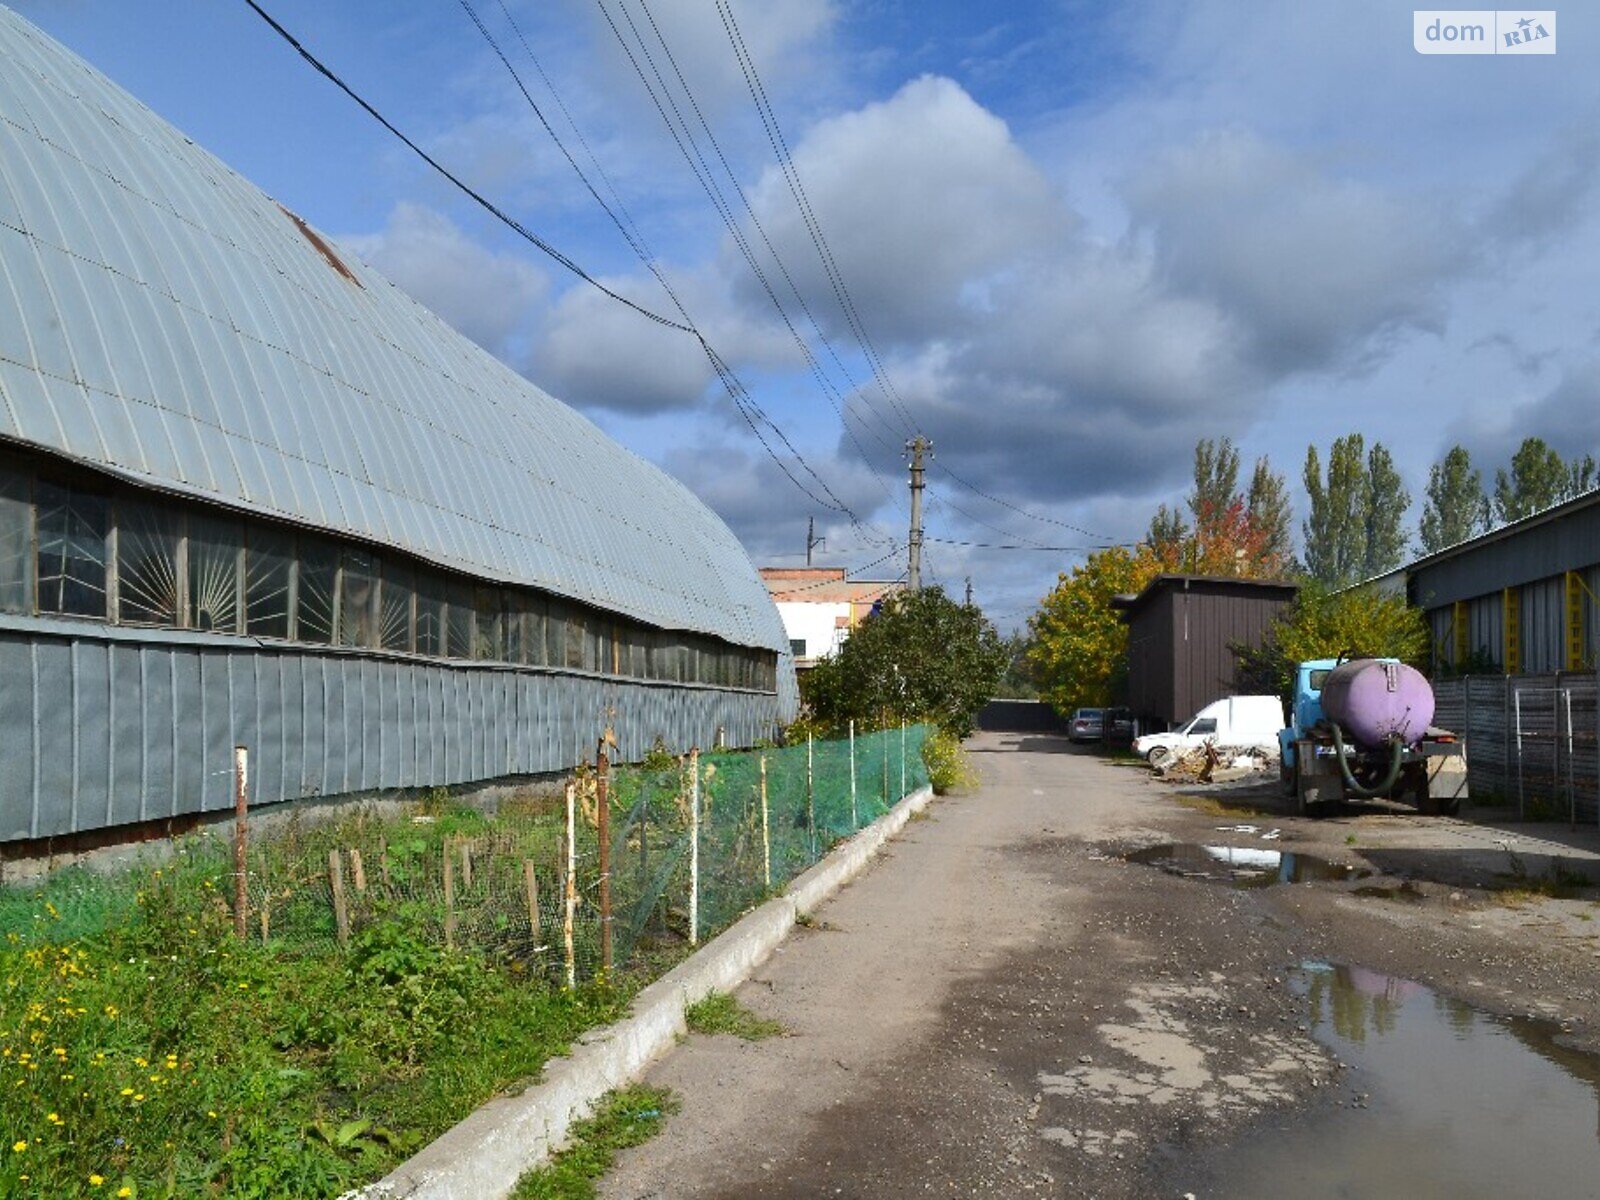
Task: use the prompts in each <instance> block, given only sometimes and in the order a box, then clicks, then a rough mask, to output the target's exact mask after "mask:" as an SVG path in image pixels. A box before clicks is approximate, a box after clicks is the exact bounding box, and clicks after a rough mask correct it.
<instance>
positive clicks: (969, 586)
mask: <svg viewBox="0 0 1600 1200" xmlns="http://www.w3.org/2000/svg"><path fill="white" fill-rule="evenodd" d="M967 607H968V608H971V607H972V576H971V575H968V576H967Z"/></svg>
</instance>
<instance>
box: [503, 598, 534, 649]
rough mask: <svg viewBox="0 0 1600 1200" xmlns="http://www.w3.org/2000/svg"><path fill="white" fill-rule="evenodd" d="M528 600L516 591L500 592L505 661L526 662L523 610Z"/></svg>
mask: <svg viewBox="0 0 1600 1200" xmlns="http://www.w3.org/2000/svg"><path fill="white" fill-rule="evenodd" d="M526 606H527V600H526V599H525V598H524V597H522V596H520V595H518V594H517V593H516V592H513V591H510V590H507V591H503V592H501V593H500V636H501V638H502V640H503V642H504V647H505V648H504V650H503V654H504V661H506V662H508V663H519V662H524V661H525V659H524V657H523V653H522V610H523V609H524V608H525V607H526Z"/></svg>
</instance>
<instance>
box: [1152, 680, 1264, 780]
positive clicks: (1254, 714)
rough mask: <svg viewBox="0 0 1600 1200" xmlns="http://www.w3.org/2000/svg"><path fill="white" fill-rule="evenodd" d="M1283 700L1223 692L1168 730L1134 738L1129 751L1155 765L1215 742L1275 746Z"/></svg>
mask: <svg viewBox="0 0 1600 1200" xmlns="http://www.w3.org/2000/svg"><path fill="white" fill-rule="evenodd" d="M1282 728H1283V701H1281V700H1279V699H1278V697H1276V696H1227V697H1224V698H1223V699H1221V700H1213V701H1212V702H1211V703H1210V704H1208V705H1206V706H1205V707H1204V708H1202V709H1201V710H1200V711H1199V712H1197V713H1195V715H1194V716H1192V717H1190V718H1189V719H1188V720H1187V721H1185V722H1184V723H1183V724H1182V725H1180V726H1178V728H1176V729H1174V730H1173V731H1172V732H1170V733H1150V734H1146V735H1145V736H1144V737H1141V738H1136V739H1134V743H1133V752H1134V753H1135V754H1137V755H1139V756H1141V757H1142V758H1145V759H1147V760H1148V761H1149V763H1150V765H1151V766H1157V765H1159V764H1161V763H1163V762H1165V761H1166V760H1167V759H1169V758H1171V757H1172V755H1174V754H1181V753H1182V752H1183V751H1185V750H1192V749H1194V748H1195V747H1196V746H1204V745H1205V744H1206V743H1207V742H1215V743H1216V744H1217V745H1219V746H1227V747H1229V748H1234V747H1238V748H1239V749H1245V748H1254V747H1260V748H1261V749H1262V750H1276V749H1277V748H1278V730H1280V729H1282Z"/></svg>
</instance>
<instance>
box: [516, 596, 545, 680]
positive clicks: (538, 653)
mask: <svg viewBox="0 0 1600 1200" xmlns="http://www.w3.org/2000/svg"><path fill="white" fill-rule="evenodd" d="M544 639H545V600H544V597H543V596H529V597H527V605H526V609H525V611H524V612H523V614H522V651H523V656H522V661H523V662H525V663H527V664H528V665H529V666H534V667H540V666H543V665H544V664H545V663H546V662H547V661H549V660H548V659H546V658H545V649H544Z"/></svg>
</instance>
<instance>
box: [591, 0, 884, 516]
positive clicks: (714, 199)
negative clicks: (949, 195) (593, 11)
mask: <svg viewBox="0 0 1600 1200" xmlns="http://www.w3.org/2000/svg"><path fill="white" fill-rule="evenodd" d="M596 5H597V6H598V8H599V9H600V13H601V15H602V16H603V17H604V18H605V20H606V24H607V25H608V26H609V27H610V29H611V33H612V36H613V37H615V38H616V40H617V44H618V45H619V46H620V47H621V48H622V51H623V53H624V54H625V55H626V56H627V58H628V61H629V63H630V65H631V66H632V67H633V70H634V73H635V74H636V75H637V76H638V78H639V82H640V83H641V84H642V85H643V86H644V89H645V93H646V94H647V95H648V96H649V97H650V102H651V104H652V105H653V106H654V107H655V110H656V112H657V114H658V115H659V116H660V117H661V120H662V123H663V124H665V125H666V127H667V132H668V133H669V134H670V135H671V136H672V140H673V142H674V143H675V144H676V145H677V147H678V151H679V153H680V154H682V155H683V158H684V161H685V162H686V163H688V165H689V169H690V172H691V173H692V174H693V175H694V177H695V181H696V182H697V183H698V184H699V185H700V188H701V190H702V191H704V192H705V194H706V196H707V197H708V198H709V199H710V201H711V205H712V207H713V208H714V209H715V210H716V213H717V216H718V217H719V218H720V219H721V221H722V224H723V227H724V228H725V229H727V231H728V236H729V237H730V238H731V239H732V240H733V243H734V245H735V246H736V247H737V248H738V250H739V253H740V254H741V255H742V256H743V258H744V260H745V262H746V263H747V264H748V265H749V267H750V270H751V272H752V274H754V275H755V277H756V280H757V282H758V283H759V284H760V285H761V288H762V290H763V291H764V292H765V293H766V295H767V298H768V300H770V301H771V302H772V306H773V308H775V309H776V310H777V312H778V316H779V318H780V319H781V320H782V322H783V324H784V327H785V328H786V329H787V330H788V332H789V336H790V337H791V338H792V339H793V341H794V343H795V345H796V346H797V347H798V348H799V350H800V353H801V356H802V357H803V358H804V360H805V362H806V365H807V367H808V368H809V370H810V372H811V375H812V377H813V378H814V379H815V380H816V382H817V384H818V386H819V387H820V388H821V389H822V392H823V395H824V396H825V397H826V398H827V401H828V403H829V405H830V406H831V407H832V409H833V410H834V412H835V414H836V415H837V416H838V418H839V424H840V427H841V428H842V429H843V430H844V432H845V434H846V436H848V437H849V438H850V440H851V442H852V443H853V444H854V445H855V447H856V450H857V452H858V453H859V454H860V455H861V458H862V461H863V462H866V463H867V464H869V468H870V464H871V461H872V460H871V456H870V455H868V454H867V452H866V449H865V447H863V446H862V445H861V442H860V439H858V438H857V437H856V433H855V431H854V430H853V429H852V428H851V427H850V420H849V415H848V413H847V411H846V409H845V407H844V405H843V396H842V395H841V394H840V393H839V392H838V390H837V389H836V388H835V387H834V386H833V384H832V382H831V381H830V380H829V379H828V377H827V374H826V372H824V371H823V369H822V364H821V363H820V362H818V360H817V358H816V355H815V354H814V353H813V351H812V349H811V347H810V345H809V344H808V343H807V342H806V340H805V338H804V337H803V336H801V334H800V331H799V330H798V329H796V328H795V325H794V321H793V320H792V319H791V318H790V316H789V313H788V311H787V310H786V309H785V308H784V305H783V302H782V301H781V300H780V299H779V298H778V294H777V290H776V288H775V287H774V286H773V284H772V281H771V280H770V279H769V278H768V277H767V273H766V272H765V271H764V270H763V269H762V266H761V264H760V263H759V262H758V261H757V259H756V255H755V252H754V250H753V248H752V247H751V245H750V242H749V239H748V238H747V237H746V236H745V233H744V231H743V230H742V229H741V228H740V227H739V222H738V220H737V219H736V218H735V216H734V213H733V207H732V205H731V204H730V203H729V202H728V199H727V197H726V196H725V195H724V194H723V191H722V188H721V186H720V185H719V184H718V183H717V180H716V177H715V173H714V172H713V171H712V168H711V164H710V163H709V162H708V161H707V160H706V157H705V155H704V154H703V153H702V152H701V149H700V145H699V143H698V141H697V140H696V138H695V135H694V131H693V130H692V129H691V128H690V125H689V120H688V118H687V117H686V116H685V115H684V113H683V110H682V109H681V108H680V107H679V105H678V102H677V99H676V98H675V97H674V96H673V93H672V89H671V88H670V87H669V86H668V84H667V81H666V78H665V76H664V75H663V74H662V72H661V69H660V67H659V66H658V65H657V63H656V60H655V56H654V55H653V54H652V53H651V52H650V48H649V46H648V45H647V44H646V42H645V38H644V35H643V34H642V33H641V31H640V29H639V26H638V24H637V23H636V22H635V21H634V19H633V13H632V11H631V10H630V9H629V7H628V3H627V0H618V7H619V8H620V9H621V12H622V16H623V19H624V21H626V23H627V25H628V28H629V30H631V31H632V33H633V37H634V41H635V42H636V43H637V45H638V49H639V53H640V54H642V55H643V57H644V65H641V63H640V61H639V57H638V55H636V54H635V53H634V48H633V45H631V44H630V43H629V42H628V39H627V38H626V37H625V36H624V35H623V32H622V29H621V28H620V26H618V24H617V22H616V19H615V18H614V17H613V16H612V13H611V10H610V8H608V7H607V5H606V0H596ZM639 5H640V8H641V9H642V10H643V12H644V15H645V17H646V19H647V20H648V22H649V24H650V27H651V29H652V31H653V32H654V33H655V37H656V40H657V41H658V42H659V43H660V45H661V49H662V52H663V53H664V54H665V56H666V59H667V62H668V64H669V65H670V66H671V68H672V71H673V73H674V75H675V76H676V78H677V80H678V84H679V86H680V87H681V88H682V90H683V94H684V96H685V97H686V99H687V101H688V103H689V106H690V108H691V110H692V111H693V112H694V115H695V118H696V120H697V121H698V123H699V126H700V128H701V129H702V130H703V131H704V133H705V136H706V139H707V141H708V142H709V143H710V145H711V147H712V150H713V151H714V153H715V154H716V156H717V158H718V160H719V161H720V162H721V164H722V167H723V170H724V171H725V172H726V173H727V175H728V178H729V180H730V181H731V182H732V184H733V189H734V191H735V193H736V194H737V196H738V198H739V200H740V202H741V204H742V206H743V210H744V212H745V213H746V214H747V215H748V216H749V218H750V220H751V223H752V225H753V226H754V227H755V229H756V230H757V232H758V233H759V234H760V236H761V238H762V241H763V242H764V243H765V244H766V247H767V250H768V251H769V252H770V253H771V254H772V257H773V260H774V262H776V263H777V266H778V269H779V271H780V272H781V273H782V274H783V277H784V279H785V280H786V281H787V282H788V284H789V288H790V290H791V291H792V292H793V293H794V295H795V297H796V299H797V300H799V302H800V306H801V309H802V311H804V312H805V313H806V315H807V317H810V318H811V320H812V324H813V326H817V323H816V319H815V317H812V316H811V312H810V309H809V308H807V306H806V303H805V300H804V297H802V296H801V295H800V292H799V290H798V288H796V287H795V284H794V280H793V278H792V277H791V276H790V274H789V271H788V268H787V267H786V266H784V264H783V260H782V259H781V258H780V257H779V256H778V253H777V250H776V249H775V248H774V246H773V245H772V241H771V239H770V238H769V237H768V236H767V233H766V230H765V228H764V227H763V226H762V225H761V222H760V220H759V218H757V217H756V215H755V211H754V209H753V208H752V207H751V206H750V202H749V200H748V198H747V197H746V196H745V194H744V190H743V188H742V187H740V186H739V182H738V179H737V177H736V176H735V175H734V173H733V169H732V167H731V166H730V165H729V164H728V160H727V157H726V155H725V154H724V153H723V150H722V147H721V144H720V143H719V142H718V141H717V139H716V135H715V134H714V133H713V132H712V131H711V126H710V124H709V123H708V122H707V121H706V119H705V116H704V113H703V112H702V110H701V108H700V104H699V102H698V101H697V100H696V99H695V96H694V92H693V90H692V89H691V88H690V86H689V83H688V80H687V79H686V78H685V77H684V74H683V71H682V70H681V69H680V68H679V66H678V62H677V58H676V56H674V55H673V53H672V48H671V46H669V45H668V44H667V40H666V37H665V35H664V34H663V33H662V31H661V28H660V25H659V24H658V23H657V22H656V19H655V16H654V14H653V13H652V12H651V11H650V8H649V6H648V5H647V4H646V3H645V2H644V0H639ZM645 65H648V67H649V69H650V74H651V75H653V76H654V78H655V86H652V85H651V82H650V79H649V78H648V77H647V76H646V74H645V69H644V67H645ZM657 88H659V89H660V91H659V94H658V93H657ZM668 108H670V109H671V115H670V116H669V115H668V111H667V110H668ZM817 328H818V331H819V333H820V326H817ZM830 349H831V347H830ZM837 357H838V356H837V355H836V354H835V355H834V358H835V361H837ZM862 428H863V429H867V430H868V431H869V432H873V433H874V436H877V435H876V431H873V430H871V429H870V427H869V426H867V425H866V423H865V422H862ZM879 441H880V443H881V442H882V441H883V439H882V438H881V437H880V438H879ZM885 445H887V444H886V443H885ZM873 477H874V479H875V480H876V481H877V483H878V486H879V487H880V488H881V489H882V490H883V492H884V496H885V498H886V499H888V500H889V502H890V504H891V505H892V504H894V503H895V501H894V496H893V493H891V492H890V491H889V488H888V486H887V485H886V484H885V483H884V481H883V479H882V477H881V475H880V474H879V473H878V472H877V471H876V470H874V471H873Z"/></svg>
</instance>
